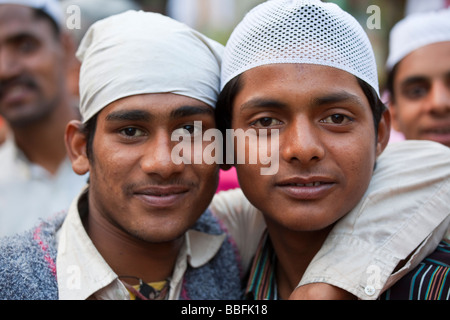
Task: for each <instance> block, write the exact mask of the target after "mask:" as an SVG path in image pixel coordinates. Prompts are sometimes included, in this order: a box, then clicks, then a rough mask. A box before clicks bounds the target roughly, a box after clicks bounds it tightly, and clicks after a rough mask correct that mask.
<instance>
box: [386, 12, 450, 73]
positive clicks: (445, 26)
mask: <svg viewBox="0 0 450 320" xmlns="http://www.w3.org/2000/svg"><path fill="white" fill-rule="evenodd" d="M443 41H450V8H449V9H442V10H439V11H429V12H423V13H413V14H411V15H409V16H407V17H406V18H404V19H403V20H401V21H400V22H398V23H397V24H396V25H395V26H394V27H393V28H392V30H391V33H390V38H389V56H388V59H387V62H386V66H387V68H388V70H391V69H392V68H393V67H394V66H395V65H396V64H397V63H399V62H400V60H402V59H403V58H404V57H406V56H407V55H408V54H410V53H411V52H413V51H414V50H417V49H419V48H421V47H424V46H427V45H429V44H433V43H437V42H443Z"/></svg>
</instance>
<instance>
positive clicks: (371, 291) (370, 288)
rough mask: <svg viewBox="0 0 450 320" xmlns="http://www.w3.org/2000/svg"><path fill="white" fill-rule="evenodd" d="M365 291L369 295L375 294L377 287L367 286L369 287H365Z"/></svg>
mask: <svg viewBox="0 0 450 320" xmlns="http://www.w3.org/2000/svg"><path fill="white" fill-rule="evenodd" d="M364 292H365V293H366V294H367V295H368V296H373V295H374V294H375V288H374V287H373V286H367V287H365V288H364Z"/></svg>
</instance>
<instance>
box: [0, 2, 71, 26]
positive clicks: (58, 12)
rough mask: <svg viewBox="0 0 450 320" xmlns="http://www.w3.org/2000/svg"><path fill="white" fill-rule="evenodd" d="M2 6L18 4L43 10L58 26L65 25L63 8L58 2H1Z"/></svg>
mask: <svg viewBox="0 0 450 320" xmlns="http://www.w3.org/2000/svg"><path fill="white" fill-rule="evenodd" d="M0 4H18V5H23V6H27V7H31V8H34V9H41V10H42V11H44V12H45V13H46V14H48V15H49V16H50V17H51V18H52V19H53V20H54V21H55V22H56V24H57V25H59V26H61V25H62V24H63V20H64V15H63V12H62V7H61V4H60V3H59V1H57V0H0Z"/></svg>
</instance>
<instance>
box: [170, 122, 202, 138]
mask: <svg viewBox="0 0 450 320" xmlns="http://www.w3.org/2000/svg"><path fill="white" fill-rule="evenodd" d="M201 132H202V127H201V125H195V124H185V125H183V126H181V127H180V128H178V129H176V130H174V132H173V133H174V134H175V135H177V136H186V135H189V136H196V135H198V134H201Z"/></svg>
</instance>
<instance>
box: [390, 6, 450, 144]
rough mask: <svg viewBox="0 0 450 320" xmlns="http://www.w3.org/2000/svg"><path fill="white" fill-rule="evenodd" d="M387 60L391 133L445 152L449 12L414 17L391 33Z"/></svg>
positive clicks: (449, 118)
mask: <svg viewBox="0 0 450 320" xmlns="http://www.w3.org/2000/svg"><path fill="white" fill-rule="evenodd" d="M389 43H390V48H389V57H388V60H387V71H388V81H387V90H388V92H389V106H390V109H391V114H392V123H393V126H394V128H395V129H396V130H397V131H399V132H401V133H402V134H403V135H404V136H405V138H406V139H415V140H432V141H436V142H439V143H442V144H444V145H446V146H447V147H450V8H448V9H442V10H439V11H430V12H423V13H414V14H411V15H409V16H407V17H406V18H404V19H403V20H401V21H400V22H398V23H397V24H396V25H395V26H394V28H393V29H392V30H391V34H390V41H389Z"/></svg>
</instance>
